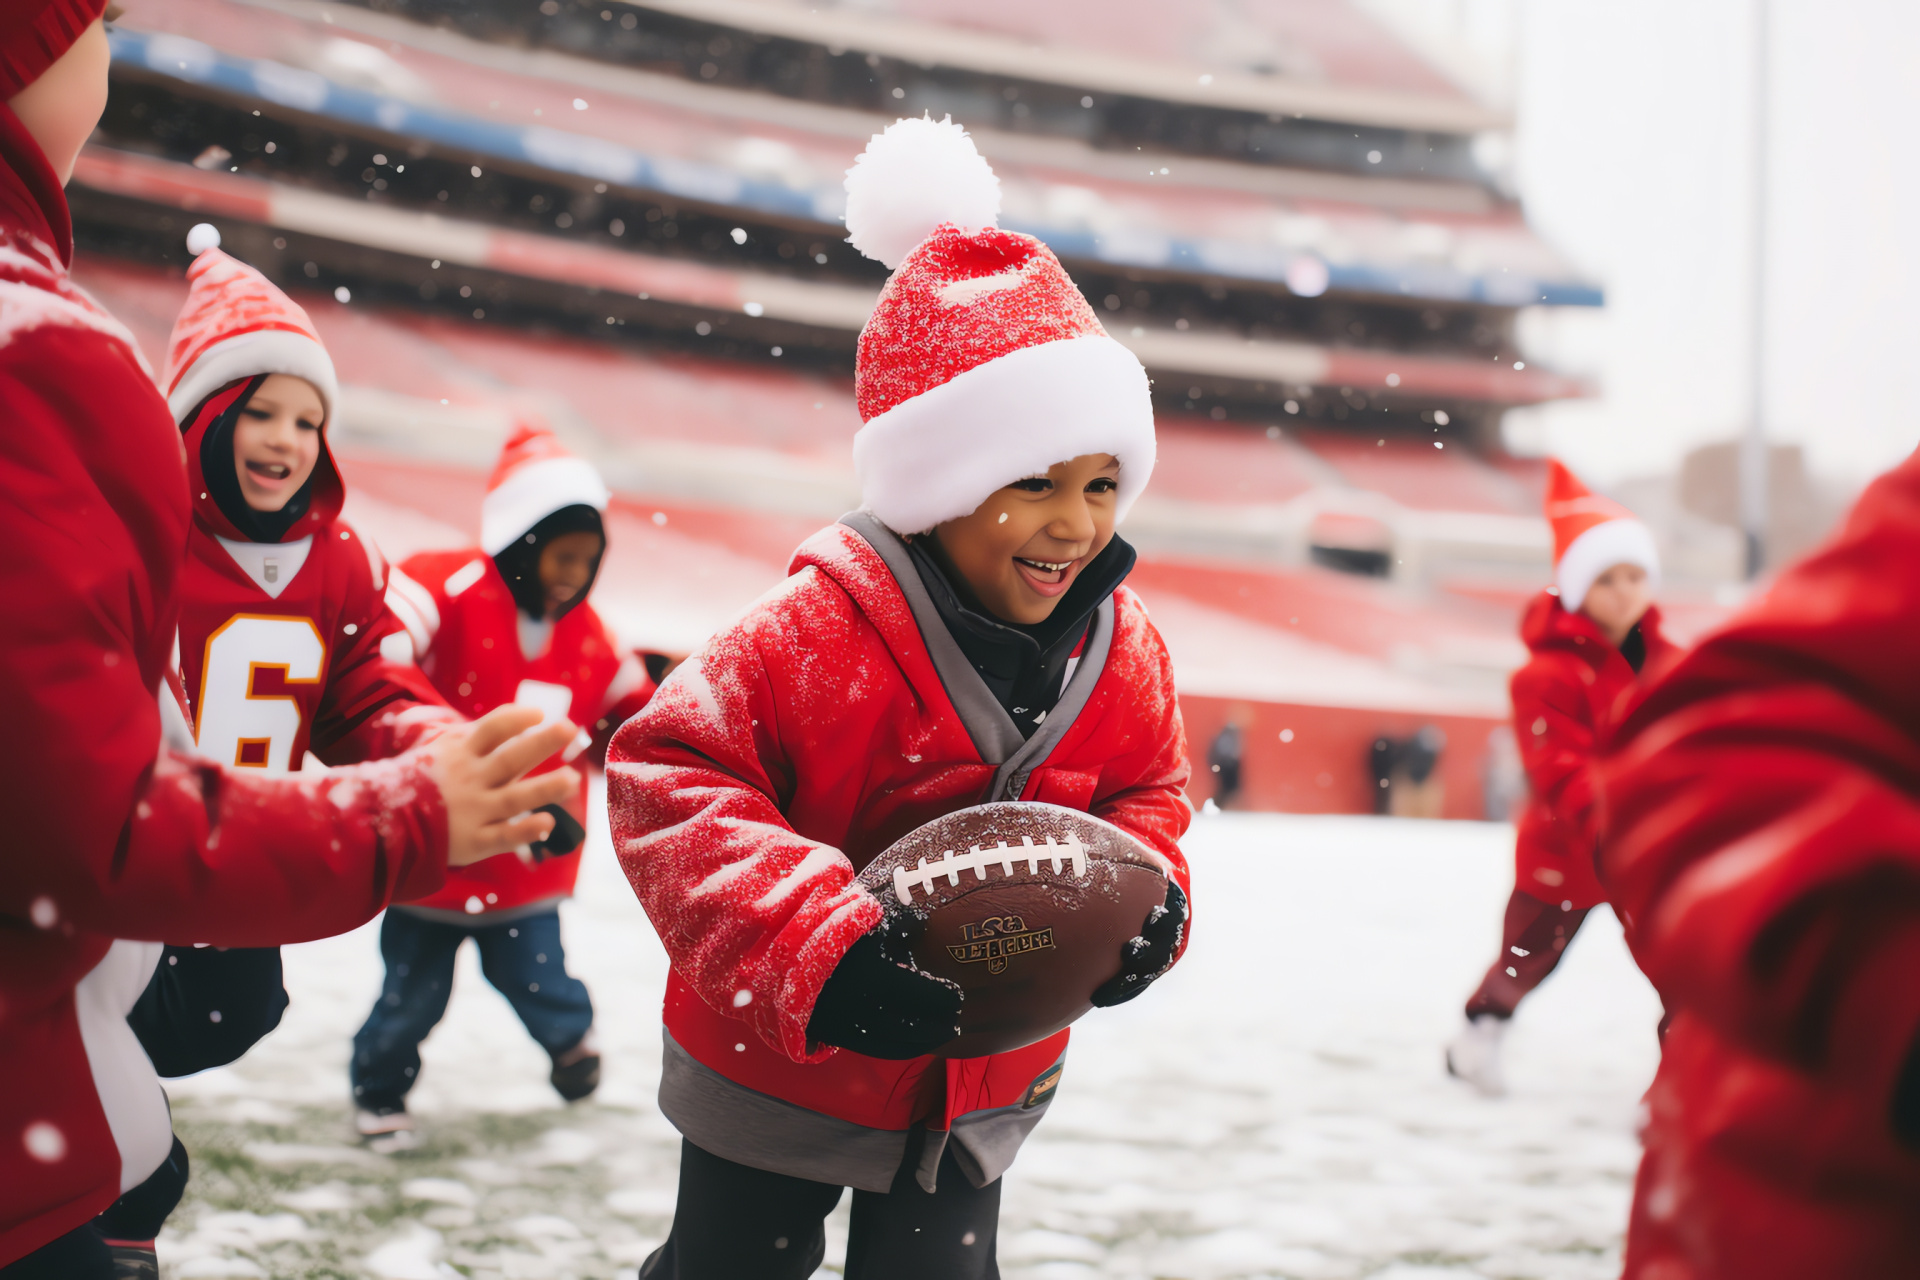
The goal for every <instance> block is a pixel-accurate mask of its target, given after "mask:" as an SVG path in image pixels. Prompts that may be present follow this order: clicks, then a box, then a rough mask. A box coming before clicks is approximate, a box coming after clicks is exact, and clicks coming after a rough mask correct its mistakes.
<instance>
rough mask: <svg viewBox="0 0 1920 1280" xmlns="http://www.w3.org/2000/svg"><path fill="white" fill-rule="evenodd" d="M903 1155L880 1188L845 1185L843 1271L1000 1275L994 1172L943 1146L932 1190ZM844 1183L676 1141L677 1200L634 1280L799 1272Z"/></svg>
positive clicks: (894, 1277) (875, 1279) (928, 1276)
mask: <svg viewBox="0 0 1920 1280" xmlns="http://www.w3.org/2000/svg"><path fill="white" fill-rule="evenodd" d="M912 1164H913V1162H912V1161H911V1160H909V1161H906V1162H904V1163H903V1164H902V1167H901V1170H900V1173H899V1174H898V1175H897V1176H895V1178H894V1180H893V1190H891V1191H890V1192H888V1193H887V1194H885V1195H880V1194H878V1193H876V1192H872V1191H855V1192H854V1193H853V1223H852V1230H851V1232H850V1233H849V1235H848V1237H847V1271H846V1280H998V1278H999V1275H1000V1264H999V1263H998V1262H997V1261H996V1260H995V1257H994V1250H995V1245H996V1243H997V1237H998V1234H999V1229H1000V1181H999V1179H997V1178H996V1179H995V1180H994V1181H992V1182H990V1183H988V1184H987V1185H986V1186H984V1187H976V1186H974V1185H973V1184H972V1183H971V1182H969V1181H967V1175H966V1174H964V1173H962V1172H961V1171H960V1166H959V1165H957V1164H956V1163H954V1159H953V1149H952V1147H951V1146H949V1147H948V1149H947V1152H946V1154H945V1155H944V1156H943V1157H942V1158H941V1160H940V1172H939V1176H938V1177H937V1178H936V1179H935V1181H936V1183H937V1185H938V1186H939V1188H940V1189H939V1190H938V1191H936V1192H934V1193H933V1194H932V1195H929V1194H927V1193H926V1192H925V1191H922V1190H921V1189H920V1184H919V1183H918V1182H917V1181H915V1180H914V1176H913V1168H912ZM845 1190H846V1188H845V1187H837V1186H834V1185H833V1184H831V1183H826V1182H810V1181H808V1180H807V1179H805V1178H790V1177H788V1176H787V1175H785V1174H781V1173H767V1172H766V1171H764V1170H761V1169H750V1168H748V1167H747V1166H746V1165H742V1164H735V1163H734V1162H733V1161H731V1160H722V1159H721V1158H720V1157H719V1156H716V1155H713V1154H712V1153H710V1152H707V1151H702V1150H701V1149H700V1148H699V1147H696V1146H694V1145H693V1144H692V1143H691V1142H688V1141H686V1140H685V1139H682V1140H681V1143H680V1201H679V1203H678V1204H677V1205H675V1206H674V1210H673V1230H672V1232H671V1233H669V1234H668V1236H667V1242H666V1243H665V1244H663V1245H661V1246H660V1248H659V1249H658V1250H656V1251H655V1252H654V1254H653V1256H652V1257H650V1258H648V1259H647V1260H646V1262H645V1264H643V1265H642V1266H641V1268H640V1280H807V1277H809V1276H811V1275H812V1274H813V1273H814V1271H815V1270H817V1269H818V1268H819V1266H820V1262H821V1259H823V1258H825V1257H826V1254H827V1236H826V1228H825V1223H826V1217H827V1215H828V1214H829V1213H831V1212H833V1207H834V1206H835V1205H837V1204H839V1203H840V1195H841V1193H842V1192H843V1191H845Z"/></svg>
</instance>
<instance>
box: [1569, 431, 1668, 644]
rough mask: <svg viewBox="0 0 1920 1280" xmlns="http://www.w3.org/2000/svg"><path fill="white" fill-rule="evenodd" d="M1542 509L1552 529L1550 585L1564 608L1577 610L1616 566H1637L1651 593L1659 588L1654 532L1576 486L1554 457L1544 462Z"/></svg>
mask: <svg viewBox="0 0 1920 1280" xmlns="http://www.w3.org/2000/svg"><path fill="white" fill-rule="evenodd" d="M1546 509H1547V522H1548V523H1549V524H1551V525H1552V526H1553V577H1554V585H1555V586H1556V587H1557V588H1559V591H1560V605H1561V607H1562V608H1564V609H1567V610H1569V611H1574V612H1577V611H1578V610H1579V609H1580V607H1581V606H1582V605H1583V604H1585V603H1586V599H1587V592H1588V591H1590V590H1591V589H1592V588H1593V583H1594V579H1596V578H1598V577H1599V576H1600V575H1601V574H1603V573H1605V572H1606V571H1607V570H1609V569H1611V568H1613V566H1615V565H1617V564H1632V565H1638V566H1640V568H1642V569H1644V570H1646V573H1647V581H1648V583H1649V584H1650V585H1651V587H1652V589H1653V590H1655V591H1658V590H1659V589H1660V552H1659V549H1658V548H1656V547H1655V546H1654V543H1653V531H1652V530H1650V529H1648V528H1647V526H1646V525H1644V524H1642V523H1640V521H1639V520H1638V519H1636V518H1635V517H1634V514H1633V512H1631V511H1629V510H1627V509H1626V508H1625V507H1623V506H1621V505H1620V504H1619V503H1617V502H1615V501H1614V500H1613V499H1611V498H1603V497H1601V496H1600V495H1599V494H1597V493H1594V492H1593V491H1592V490H1590V489H1588V488H1587V486H1586V485H1584V484H1582V483H1580V478H1579V477H1578V476H1576V475H1574V474H1573V472H1571V471H1569V470H1567V469H1566V467H1564V466H1562V465H1561V464H1560V461H1559V460H1558V459H1557V458H1549V459H1547V504H1546Z"/></svg>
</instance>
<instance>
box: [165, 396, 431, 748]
mask: <svg viewBox="0 0 1920 1280" xmlns="http://www.w3.org/2000/svg"><path fill="white" fill-rule="evenodd" d="M247 387H248V383H247V382H246V381H241V382H238V383H235V384H233V385H231V386H228V387H225V388H223V389H222V390H220V391H218V392H215V393H214V394H213V395H211V396H209V397H207V399H206V400H205V401H204V402H203V403H202V404H201V405H200V406H198V408H197V409H196V410H195V411H194V413H193V416H192V417H191V418H189V419H188V422H187V425H186V431H185V436H184V443H185V445H186V451H187V478H188V482H189V484H190V490H189V491H190V492H191V494H192V495H193V528H192V531H191V533H189V535H188V537H187V565H186V572H185V574H184V576H183V577H182V579H181V587H180V594H181V607H180V675H181V679H182V680H183V681H184V683H185V685H186V691H187V700H188V705H189V709H190V711H191V714H192V719H193V726H194V738H195V741H196V743H197V744H198V746H199V748H200V750H201V752H202V753H203V754H204V755H206V756H208V757H209V758H211V759H212V760H214V761H216V762H217V763H220V764H227V765H233V766H235V767H236V768H254V769H269V768H270V769H277V770H281V771H285V770H291V769H298V768H300V765H301V762H302V761H303V760H304V759H305V757H306V753H307V751H308V750H309V749H311V750H312V751H313V753H314V755H315V756H317V757H318V758H319V759H320V762H321V763H322V764H328V765H341V764H357V763H359V762H361V761H364V760H383V759H386V758H387V757H389V756H395V755H399V754H400V753H401V752H403V751H405V750H407V749H408V748H409V747H412V746H414V745H416V744H417V743H419V742H421V741H424V740H425V739H426V738H427V737H430V736H432V735H433V734H436V733H438V732H440V731H441V730H442V729H444V728H445V727H446V726H447V725H448V724H451V723H457V722H458V720H459V716H457V715H456V714H455V713H454V712H452V711H451V710H449V709H448V708H447V706H446V705H445V704H444V703H443V702H442V701H441V700H440V697H439V695H438V694H437V693H435V692H434V689H433V686H432V685H431V684H429V683H428V682H427V680H426V678H425V677H424V676H422V675H421V674H420V671H419V669H418V668H416V667H415V666H413V664H411V663H398V662H391V661H389V660H388V659H387V658H386V657H384V656H383V655H382V654H381V652H380V642H381V641H382V640H384V639H385V638H386V637H387V636H390V635H393V634H395V633H396V632H398V631H399V630H400V623H399V622H398V620H396V619H395V618H394V616H393V614H391V613H389V612H388V611H387V606H386V602H385V598H384V593H385V590H386V578H387V566H386V563H385V561H383V560H382V559H381V557H380V553H379V551H377V550H376V549H375V548H374V546H373V544H372V543H370V542H367V541H366V540H365V539H363V538H361V537H360V536H359V535H358V534H357V533H355V532H354V531H353V529H352V528H351V527H350V526H348V524H347V523H346V521H344V520H341V519H340V518H339V516H340V506H341V503H342V502H343V501H344V500H345V498H346V485H345V484H344V483H343V482H342V481H341V479H340V471H339V468H338V467H337V466H335V464H334V461H333V454H332V451H331V450H330V449H329V448H328V447H327V443H326V436H325V435H324V433H323V434H322V435H321V438H320V458H319V461H318V462H317V463H316V464H315V466H314V471H313V480H312V486H313V487H312V491H311V498H310V500H309V505H308V508H307V512H306V514H305V515H304V516H302V517H301V518H300V519H299V520H298V521H296V522H295V523H294V525H293V527H292V528H290V529H288V530H287V532H286V534H285V536H284V537H283V538H282V539H281V540H280V541H279V542H272V543H268V542H252V541H249V540H248V539H247V538H246V537H245V535H243V534H242V532H241V531H240V530H239V529H237V528H235V527H234V525H233V523H232V522H231V521H230V520H229V519H228V518H227V516H226V513H225V512H223V511H222V510H221V509H220V504H219V503H218V502H217V501H215V499H214V498H213V497H212V496H210V492H209V490H210V486H209V485H208V484H207V483H206V478H205V477H204V476H203V475H202V474H201V464H202V458H201V452H202V450H201V445H202V442H203V441H204V440H205V438H206V435H207V432H208V430H209V428H210V427H211V426H212V425H213V423H214V422H216V421H217V420H218V419H219V418H220V416H221V415H222V414H223V413H225V412H226V411H227V410H228V409H229V408H230V407H231V406H232V405H233V403H234V401H236V400H237V399H239V398H240V397H241V396H243V395H245V394H246V391H247ZM222 452H223V455H224V456H223V457H222V458H221V459H220V460H219V461H220V463H221V464H222V465H225V466H228V467H231V466H233V465H234V463H233V458H232V452H231V450H223V451H222Z"/></svg>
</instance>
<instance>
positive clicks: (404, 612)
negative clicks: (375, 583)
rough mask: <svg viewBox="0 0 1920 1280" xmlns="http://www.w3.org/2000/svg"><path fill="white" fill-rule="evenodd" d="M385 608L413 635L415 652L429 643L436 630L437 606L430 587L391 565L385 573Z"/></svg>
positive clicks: (431, 642)
mask: <svg viewBox="0 0 1920 1280" xmlns="http://www.w3.org/2000/svg"><path fill="white" fill-rule="evenodd" d="M387 608H389V609H391V610H392V611H393V616H394V617H396V618H398V619H399V620H400V625H401V626H403V627H405V628H406V629H407V634H408V635H409V636H411V637H412V638H413V651H414V653H415V655H420V654H424V653H426V651H427V650H429V649H431V648H432V647H433V638H434V637H435V636H436V635H438V634H439V633H440V606H438V605H436V604H435V603H434V602H433V593H432V592H431V591H428V590H427V589H426V588H425V587H423V586H421V585H420V584H419V583H417V582H415V581H414V580H413V579H412V578H409V577H408V576H407V575H406V574H405V573H403V572H401V571H400V570H399V569H391V570H389V571H388V573H387Z"/></svg>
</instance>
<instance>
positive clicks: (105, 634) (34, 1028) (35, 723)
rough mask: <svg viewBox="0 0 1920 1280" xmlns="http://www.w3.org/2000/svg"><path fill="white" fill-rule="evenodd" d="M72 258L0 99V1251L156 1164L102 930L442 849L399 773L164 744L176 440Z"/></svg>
mask: <svg viewBox="0 0 1920 1280" xmlns="http://www.w3.org/2000/svg"><path fill="white" fill-rule="evenodd" d="M72 251H73V241H72V231H71V225H70V223H69V220H68V214H67V205H66V198H65V195H64V194H63V193H62V191H61V190H60V185H59V182H58V181H57V179H56V178H55V176H54V174H53V170H52V169H51V167H50V166H49V165H48V164H47V161H46V158H45V157H44V156H43V155H41V153H40V149H39V147H38V146H37V145H36V144H35V143H34V141H33V138H32V137H31V135H29V134H28V133H27V132H26V130H25V129H24V128H23V127H22V126H21V124H20V122H19V120H18V119H17V118H16V117H15V116H14V114H13V112H12V111H11V110H10V109H8V108H7V107H6V106H5V105H4V104H0V548H3V549H4V554H0V609H4V610H5V618H6V622H5V625H4V626H0V725H4V726H5V741H6V744H7V747H6V759H5V762H4V764H5V767H4V768H0V812H4V813H5V814H6V835H5V837H4V853H0V1264H5V1263H7V1262H10V1261H12V1260H14V1259H16V1258H18V1257H20V1256H22V1255H24V1254H27V1253H30V1252H32V1251H33V1250H35V1249H37V1248H39V1247H40V1246H41V1245H43V1244H45V1243H47V1242H48V1241H49V1240H52V1239H54V1238H55V1237H57V1236H60V1235H62V1234H64V1233H66V1232H67V1231H70V1230H72V1229H73V1228H74V1227H76V1226H78V1225H80V1224H81V1223H83V1222H85V1221H87V1220H88V1219H89V1218H92V1217H93V1216H94V1215H95V1214H97V1213H99V1212H100V1210H102V1209H104V1208H106V1206H107V1205H109V1204H110V1203H112V1202H113V1200H114V1199H115V1198H116V1197H117V1196H118V1195H119V1194H120V1193H121V1191H123V1190H125V1189H127V1188H128V1187H130V1186H132V1185H134V1184H137V1183H138V1182H140V1181H141V1180H143V1179H144V1178H145V1177H146V1176H147V1175H148V1174H150V1173H151V1172H152V1171H153V1169H154V1168H155V1167H157V1166H158V1164H159V1163H160V1161H161V1160H162V1159H163V1158H165V1155H166V1152H167V1148H168V1143H169V1142H170V1140H171V1138H170V1134H169V1130H168V1125H167V1114H166V1100H165V1098H164V1096H163V1095H162V1094H161V1092H160V1086H159V1082H158V1081H157V1080H156V1079H155V1077H154V1075H153V1068H152V1066H151V1064H149V1063H148V1062H147V1060H146V1057H145V1055H144V1054H142V1053H141V1051H140V1049H139V1046H138V1044H137V1043H136V1042H135V1041H134V1040H133V1039H132V1033H131V1032H130V1031H128V1029H127V1026H126V1013H127V1010H128V1009H129V1008H131V1006H132V1003H133V1001H134V1000H135V999H137V998H138V996H139V994H140V990H141V988H142V987H143V986H144V985H145V983H146V974H147V973H150V972H151V970H152V965H153V963H154V958H155V956H156V955H157V949H150V950H147V951H138V949H135V948H133V947H132V945H131V944H129V943H125V942H122V943H115V942H114V939H116V938H122V939H154V940H166V941H173V942H181V943H186V942H211V943H221V944H228V945H240V946H252V945H263V944H269V943H278V942H292V941H297V940H299V939H302V938H315V937H321V936H324V935H327V934H331V933H338V932H340V931H341V930H344V929H349V928H352V927H353V926H355V925H357V924H359V923H360V922H361V921H364V920H366V919H368V918H369V917H371V916H372V915H373V914H374V913H375V912H377V911H378V910H379V909H380V908H381V907H382V906H383V905H384V904H385V902H386V900H387V899H388V898H389V897H391V896H392V895H393V894H394V893H395V891H396V890H397V891H400V892H402V893H409V894H412V895H415V896H418V895H420V894H423V893H427V892H430V891H431V890H432V889H433V888H434V887H435V886H437V885H438V884H439V883H440V879H441V875H442V873H443V865H444V862H445V858H446V821H445V815H444V813H443V811H442V810H441V808H440V805H439V803H438V798H437V796H436V793H435V792H434V790H433V787H432V783H431V782H430V781H429V780H428V779H427V778H426V777H425V776H424V775H422V774H419V773H418V772H417V771H412V770H410V769H403V768H402V767H400V766H397V765H385V766H369V767H366V768H362V769H356V770H350V771H346V772H343V773H339V774H335V775H332V776H330V777H328V778H325V779H320V780H308V781H304V782H303V781H295V780H290V779H270V778H261V777H258V776H246V775H243V774H239V773H232V772H227V771H225V770H222V769H219V768H215V767H212V766H209V765H207V764H205V763H203V762H200V761H198V760H195V759H191V758H189V757H186V756H182V755H178V754H175V753H173V752H171V751H163V750H161V745H160V744H161V713H160V706H159V703H158V700H157V698H158V695H159V692H160V690H161V684H162V680H163V678H164V676H165V673H166V670H167V666H168V659H169V657H170V655H171V652H172V648H173V639H174V625H175V618H176V616H177V613H178V608H177V603H176V600H175V590H176V586H177V577H178V575H179V572H180V567H181V563H182V556H183V552H184V549H185V546H186V539H187V520H188V514H187V511H188V508H187V476H186V467H185V465H184V462H183V458H182V454H181V449H180V433H179V431H178V429H177V428H176V427H175V426H174V423H173V419H172V417H171V416H170V415H169V414H168V412H167V406H166V403H165V402H164V401H163V400H162V399H161V398H160V394H159V392H158V391H156V390H155V389H154V385H153V379H152V377H151V376H150V375H149V373H148V371H147V369H146V367H145V365H144V363H143V362H142V361H141V359H140V357H139V355H138V354H137V352H136V348H135V346H134V343H133V339H132V338H131V337H130V336H129V335H128V334H127V332H126V331H125V330H124V329H123V328H121V326H120V325H119V324H118V323H117V322H115V321H114V320H113V318H112V317H110V316H108V315H107V314H106V313H105V312H103V311H101V310H100V308H99V307H98V306H97V305H96V304H95V303H94V302H93V301H92V300H91V299H89V298H88V297H87V296H86V295H85V294H83V293H81V292H80V291H79V290H78V289H76V288H75V287H74V286H73V284H72V283H71V282H70V281H69V280H68V278H67V264H68V261H69V260H70V258H71V256H72ZM181 732H182V733H184V725H182V726H181ZM142 956H145V959H144V960H142ZM142 963H144V965H145V971H144V972H142V971H141V969H140V966H141V964H142Z"/></svg>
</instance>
